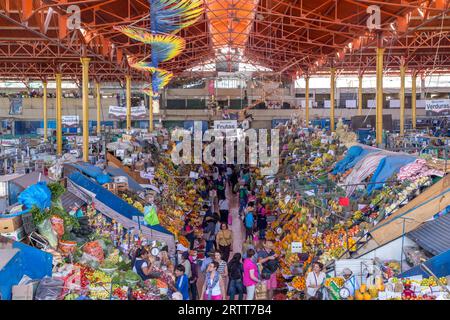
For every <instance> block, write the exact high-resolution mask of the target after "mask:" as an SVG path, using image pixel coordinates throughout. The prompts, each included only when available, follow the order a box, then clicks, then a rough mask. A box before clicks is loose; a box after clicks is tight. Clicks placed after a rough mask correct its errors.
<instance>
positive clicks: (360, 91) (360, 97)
mask: <svg viewBox="0 0 450 320" xmlns="http://www.w3.org/2000/svg"><path fill="white" fill-rule="evenodd" d="M362 84H363V76H362V75H359V77H358V116H362V113H363V111H362V110H363V85H362Z"/></svg>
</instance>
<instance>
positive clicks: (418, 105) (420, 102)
mask: <svg viewBox="0 0 450 320" xmlns="http://www.w3.org/2000/svg"><path fill="white" fill-rule="evenodd" d="M426 106H427V101H426V100H416V109H425V108H426Z"/></svg>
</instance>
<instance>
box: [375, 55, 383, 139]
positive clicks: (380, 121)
mask: <svg viewBox="0 0 450 320" xmlns="http://www.w3.org/2000/svg"><path fill="white" fill-rule="evenodd" d="M383 58H384V48H380V47H378V48H377V96H376V101H377V115H376V135H377V144H378V146H380V145H381V144H382V143H383Z"/></svg>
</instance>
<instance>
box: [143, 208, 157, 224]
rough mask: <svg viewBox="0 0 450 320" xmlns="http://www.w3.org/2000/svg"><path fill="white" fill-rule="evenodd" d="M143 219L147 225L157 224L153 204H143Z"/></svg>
mask: <svg viewBox="0 0 450 320" xmlns="http://www.w3.org/2000/svg"><path fill="white" fill-rule="evenodd" d="M144 221H145V222H146V223H147V224H148V225H149V226H155V225H157V224H159V219H158V213H157V212H156V207H155V206H145V207H144Z"/></svg>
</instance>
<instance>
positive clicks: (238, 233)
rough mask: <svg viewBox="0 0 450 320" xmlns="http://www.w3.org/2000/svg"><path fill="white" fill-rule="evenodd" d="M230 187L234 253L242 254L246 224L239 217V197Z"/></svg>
mask: <svg viewBox="0 0 450 320" xmlns="http://www.w3.org/2000/svg"><path fill="white" fill-rule="evenodd" d="M227 189H228V194H227V197H228V200H229V203H230V214H231V216H232V217H233V221H232V225H231V226H230V229H231V231H232V232H233V251H232V254H233V253H237V252H239V253H241V254H242V244H243V242H244V238H245V236H244V232H245V229H244V224H243V222H242V220H241V218H240V217H239V199H238V196H237V195H234V194H233V192H231V188H230V187H227Z"/></svg>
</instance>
